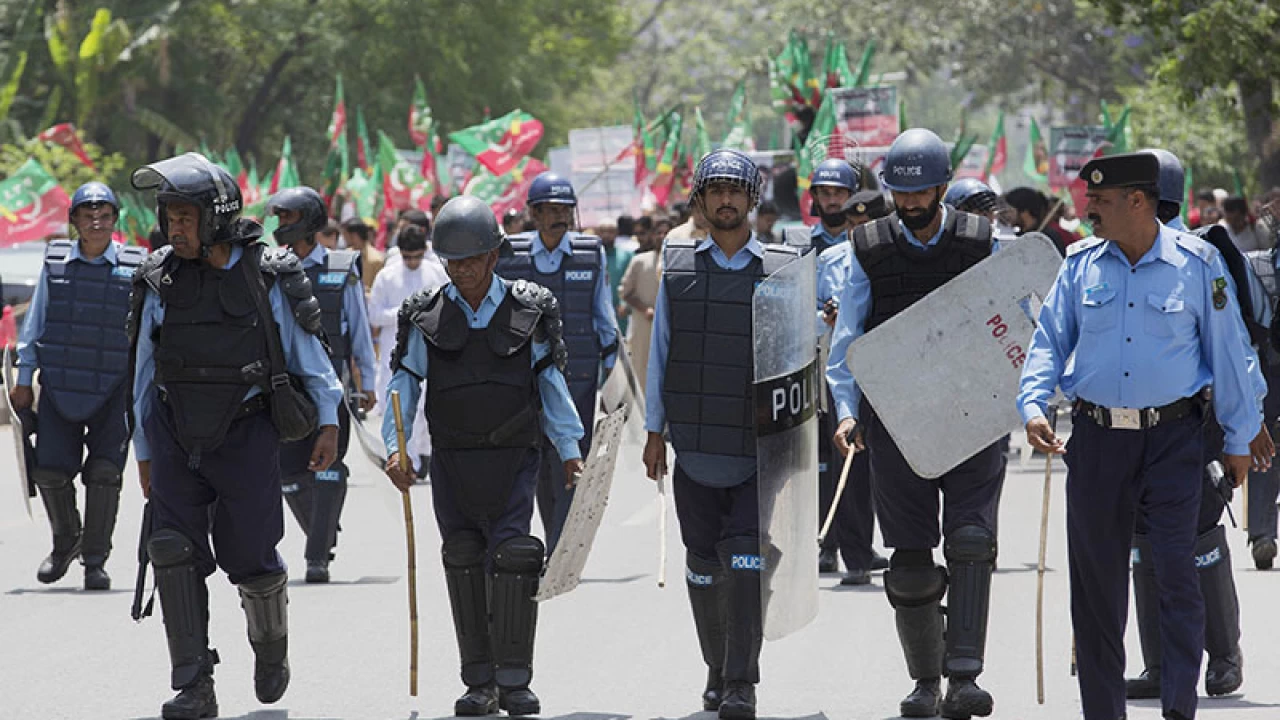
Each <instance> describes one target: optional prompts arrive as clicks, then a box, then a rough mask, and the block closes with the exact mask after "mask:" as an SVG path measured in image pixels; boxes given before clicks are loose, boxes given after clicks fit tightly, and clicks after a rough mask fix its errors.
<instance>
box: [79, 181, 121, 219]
mask: <svg viewBox="0 0 1280 720" xmlns="http://www.w3.org/2000/svg"><path fill="white" fill-rule="evenodd" d="M98 203H105V204H107V205H110V206H111V207H112V208H114V209H115V211H116V215H119V214H120V201H119V200H117V199H116V194H115V193H114V192H112V191H111V188H109V187H107V185H106V183H100V182H98V181H97V180H94V181H92V182H87V183H85V184H83V185H81V186H80V187H79V188H76V192H75V194H74V195H72V196H71V208H70V209H69V210H67V219H68V220H70V219H71V216H72V215H74V214H75V212H76V208H78V207H80V206H81V205H96V204H98Z"/></svg>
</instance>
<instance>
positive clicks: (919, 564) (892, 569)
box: [884, 550, 947, 608]
mask: <svg viewBox="0 0 1280 720" xmlns="http://www.w3.org/2000/svg"><path fill="white" fill-rule="evenodd" d="M884 592H885V595H886V596H888V598H889V604H890V605H892V606H894V607H895V608H913V607H923V606H925V605H929V604H932V603H936V602H939V601H941V600H942V596H943V595H945V594H946V592H947V571H946V569H945V568H943V567H941V566H939V565H935V564H934V563H933V553H932V552H931V551H929V550H897V551H895V552H894V553H893V557H892V558H891V559H890V561H889V569H888V570H886V571H885V573H884Z"/></svg>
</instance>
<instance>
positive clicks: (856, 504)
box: [818, 395, 875, 570]
mask: <svg viewBox="0 0 1280 720" xmlns="http://www.w3.org/2000/svg"><path fill="white" fill-rule="evenodd" d="M827 400H828V407H830V408H832V411H828V412H825V413H819V415H818V513H819V514H818V527H819V528H821V527H822V523H823V522H826V519H827V513H829V512H830V509H831V501H832V499H833V498H834V497H835V493H836V488H837V487H838V486H839V483H840V473H841V472H843V471H844V459H843V458H841V457H840V453H839V452H838V451H837V450H836V449H835V441H834V438H835V434H836V426H837V422H836V417H835V412H834V408H835V401H834V400H832V399H831V398H830V396H829V395H828V398H827ZM874 530H875V513H874V512H873V511H872V505H871V468H870V463H869V461H868V459H867V454H866V453H858V454H857V455H855V456H854V458H853V464H852V465H850V466H849V477H848V479H847V480H846V481H845V488H844V493H843V494H842V495H841V496H840V502H839V504H838V505H837V506H836V515H835V519H834V521H833V522H832V524H831V530H830V531H829V532H828V533H827V536H826V537H825V538H823V542H822V547H823V549H826V550H831V549H835V548H839V550H840V555H841V557H843V558H844V565H845V567H846V568H847V569H849V570H870V569H871V558H872V554H873V553H872V549H871V535H872V533H873V532H874Z"/></svg>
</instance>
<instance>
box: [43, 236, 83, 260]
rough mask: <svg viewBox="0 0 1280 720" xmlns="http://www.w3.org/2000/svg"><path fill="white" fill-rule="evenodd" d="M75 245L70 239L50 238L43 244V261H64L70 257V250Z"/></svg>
mask: <svg viewBox="0 0 1280 720" xmlns="http://www.w3.org/2000/svg"><path fill="white" fill-rule="evenodd" d="M74 247H75V242H74V241H72V240H52V241H50V242H49V244H48V245H45V246H44V261H45V262H47V263H54V264H56V263H64V262H66V261H68V260H70V259H71V250H72V248H74Z"/></svg>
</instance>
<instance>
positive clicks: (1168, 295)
mask: <svg viewBox="0 0 1280 720" xmlns="http://www.w3.org/2000/svg"><path fill="white" fill-rule="evenodd" d="M1157 227H1158V228H1159V235H1158V236H1157V237H1156V241H1155V243H1154V244H1153V245H1152V247H1151V249H1150V250H1148V251H1147V253H1146V254H1145V255H1143V256H1142V258H1141V259H1139V260H1138V262H1137V263H1136V264H1134V265H1130V263H1129V260H1128V258H1126V257H1125V255H1124V253H1123V252H1122V251H1121V250H1120V248H1119V247H1118V246H1117V245H1115V244H1114V243H1111V242H1109V241H1101V242H1099V241H1098V240H1096V239H1092V238H1091V239H1090V240H1088V241H1085V242H1089V243H1093V245H1092V246H1084V247H1082V249H1081V250H1079V251H1076V252H1074V253H1073V254H1071V255H1069V256H1068V257H1067V259H1066V260H1065V262H1064V263H1063V265H1062V269H1061V270H1060V271H1059V272H1058V279H1057V280H1056V281H1055V282H1054V285H1053V289H1052V290H1050V291H1049V295H1048V297H1046V298H1045V302H1044V307H1043V308H1041V310H1040V318H1039V326H1038V327H1037V328H1036V331H1035V334H1034V336H1033V337H1032V340H1031V347H1030V349H1029V350H1028V351H1027V361H1026V364H1025V365H1024V366H1023V368H1022V387H1021V392H1019V393H1018V410H1019V412H1020V413H1021V414H1022V419H1023V422H1029V421H1030V420H1031V419H1032V418H1035V417H1040V416H1042V415H1043V414H1044V408H1045V406H1046V404H1047V403H1048V402H1049V399H1050V397H1051V396H1052V395H1053V391H1054V388H1055V387H1058V386H1061V387H1062V392H1063V394H1065V395H1066V396H1067V398H1068V399H1070V400H1075V399H1077V398H1080V399H1084V400H1087V401H1089V402H1092V403H1096V404H1098V405H1103V406H1105V407H1111V408H1147V407H1160V406H1162V405H1168V404H1169V403H1172V402H1174V401H1176V400H1179V399H1181V398H1184V397H1189V396H1191V395H1194V394H1195V393H1197V392H1199V391H1200V390H1201V388H1203V387H1205V386H1206V385H1210V384H1212V385H1213V405H1214V410H1215V411H1216V414H1217V417H1218V422H1219V423H1220V424H1221V425H1222V427H1223V430H1225V431H1226V452H1227V453H1228V454H1231V455H1247V454H1248V453H1249V441H1250V440H1252V439H1253V437H1254V435H1256V434H1257V432H1258V429H1259V427H1260V425H1261V422H1260V421H1261V408H1260V405H1259V403H1258V398H1257V396H1256V395H1255V393H1254V387H1253V384H1252V383H1251V381H1250V377H1249V367H1248V359H1247V358H1246V356H1245V353H1244V352H1242V350H1241V348H1242V346H1243V345H1244V344H1245V343H1247V333H1246V331H1245V327H1244V321H1243V320H1242V319H1241V317H1240V309H1239V306H1238V305H1237V304H1236V299H1235V295H1234V294H1233V293H1232V292H1230V288H1229V287H1228V280H1227V278H1228V273H1227V271H1226V266H1225V265H1224V264H1223V262H1222V257H1221V256H1220V255H1219V254H1218V251H1217V250H1216V249H1215V248H1214V247H1213V246H1212V245H1210V244H1209V243H1208V242H1205V241H1203V240H1201V239H1199V238H1197V237H1195V236H1193V235H1187V234H1184V233H1179V232H1178V231H1176V230H1173V229H1171V228H1168V227H1165V226H1162V225H1158V224H1157ZM1215 301H1216V302H1217V303H1218V306H1215V304H1214V303H1215Z"/></svg>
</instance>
